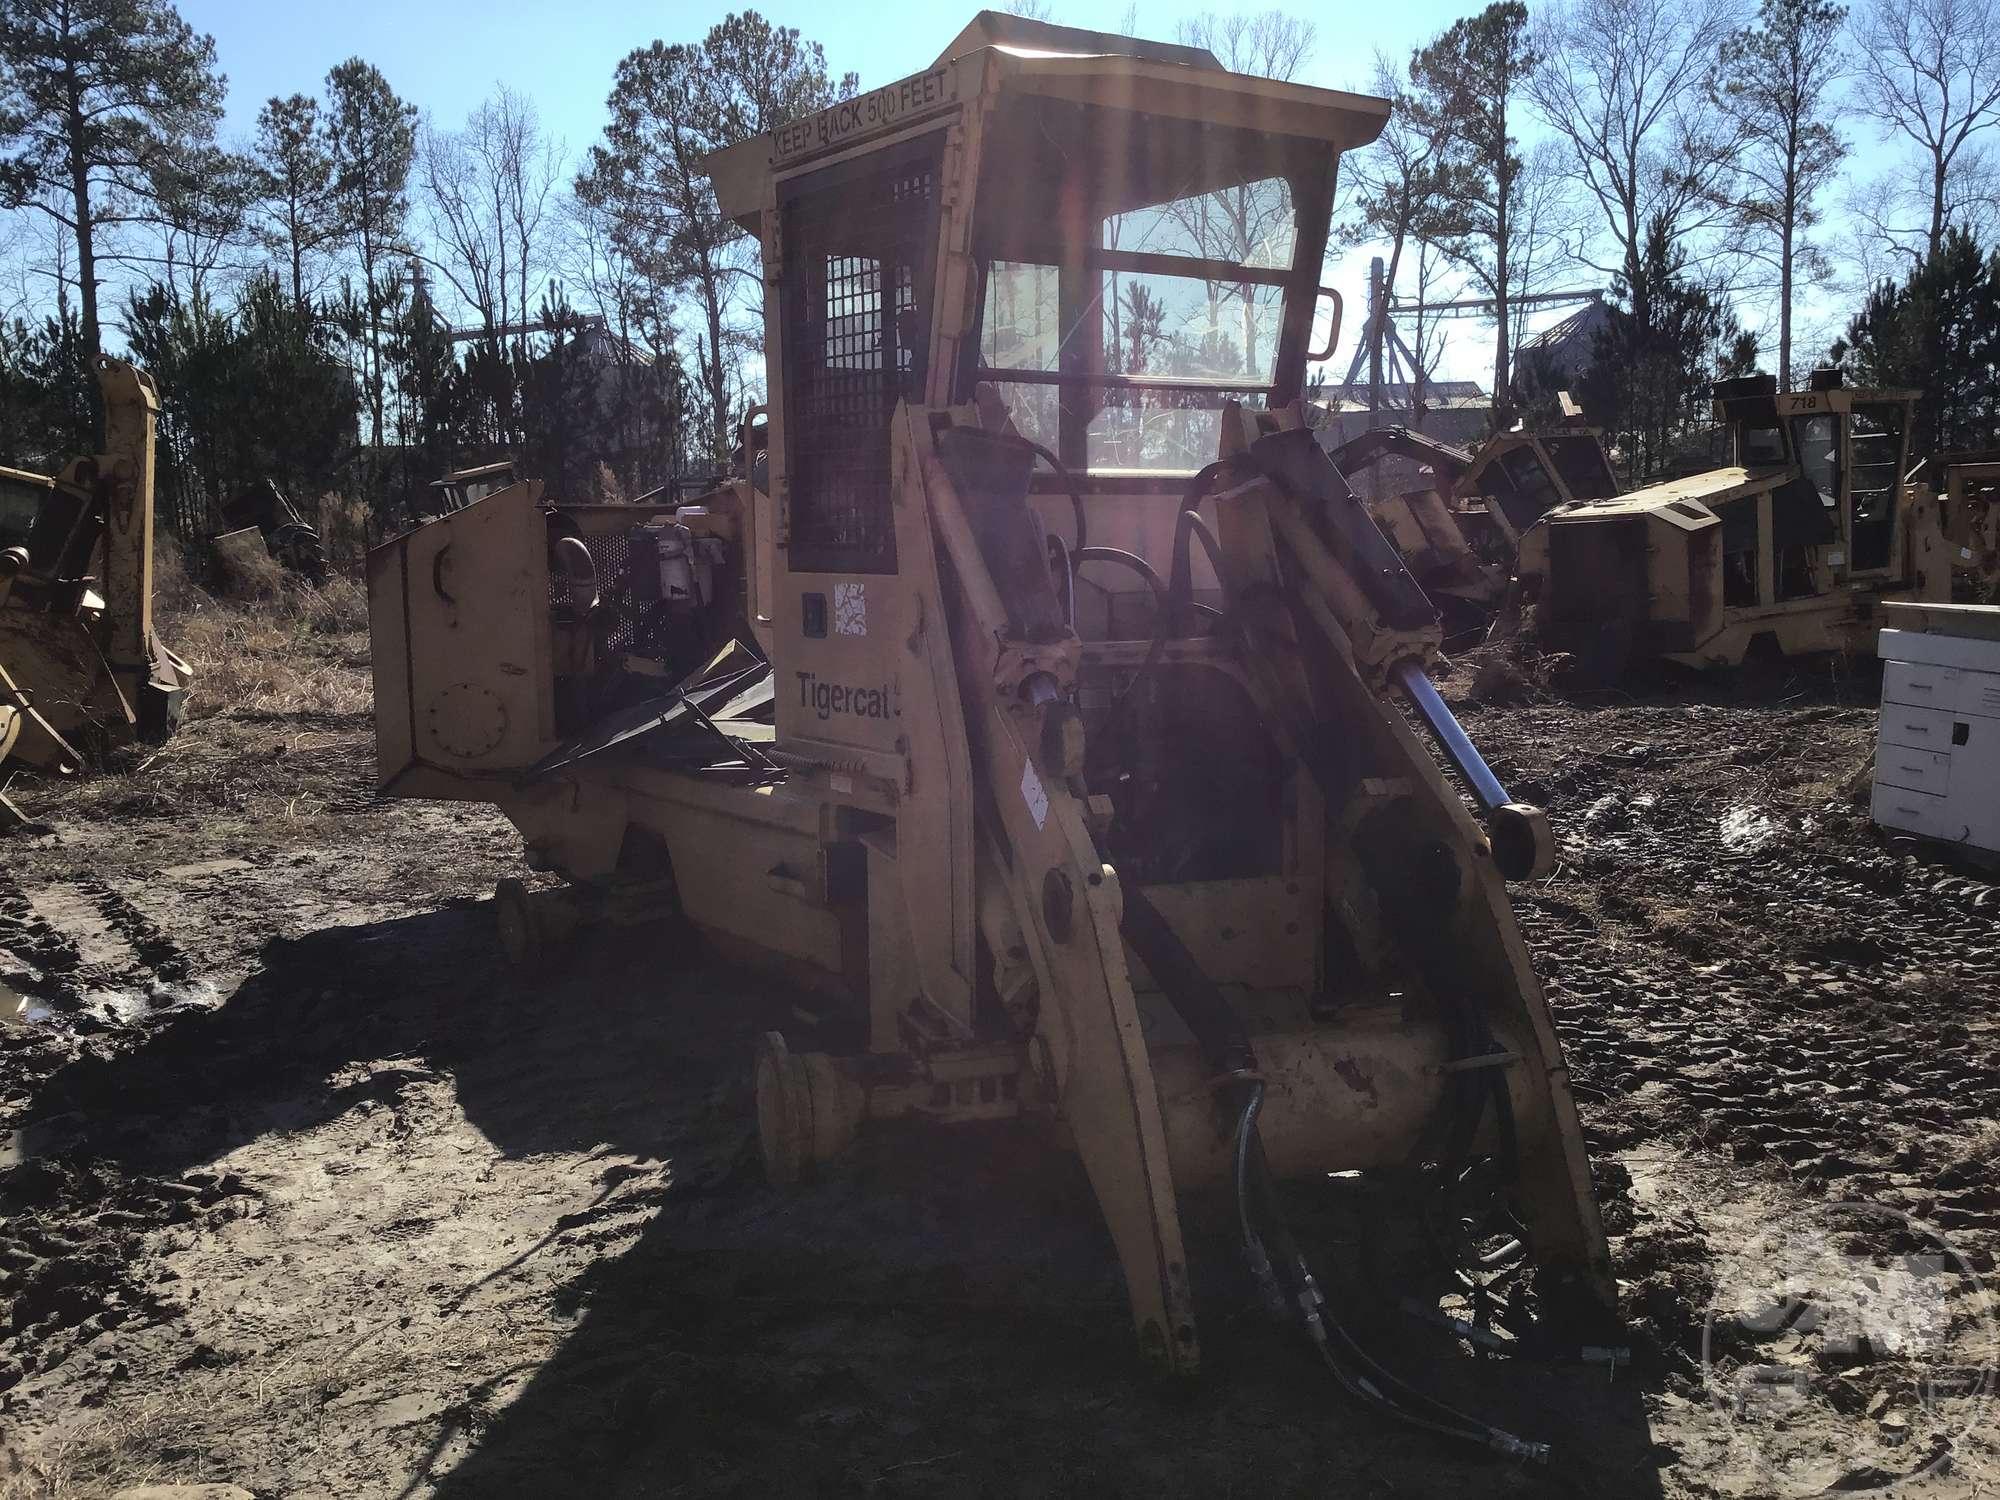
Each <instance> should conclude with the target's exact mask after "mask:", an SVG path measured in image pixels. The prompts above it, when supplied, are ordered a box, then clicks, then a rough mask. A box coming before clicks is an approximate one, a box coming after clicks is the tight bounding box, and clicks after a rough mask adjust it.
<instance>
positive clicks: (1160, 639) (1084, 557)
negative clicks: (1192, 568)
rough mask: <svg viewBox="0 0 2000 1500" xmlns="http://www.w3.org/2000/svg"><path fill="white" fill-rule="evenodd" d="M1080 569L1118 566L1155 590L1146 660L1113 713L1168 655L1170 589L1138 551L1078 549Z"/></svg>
mask: <svg viewBox="0 0 2000 1500" xmlns="http://www.w3.org/2000/svg"><path fill="white" fill-rule="evenodd" d="M1070 557H1071V558H1072V559H1074V561H1075V563H1076V565H1077V566H1078V567H1081V566H1083V564H1085V563H1087V562H1109V563H1117V564H1118V565H1119V566H1121V567H1125V568H1130V569H1131V570H1132V571H1133V572H1135V573H1137V574H1138V575H1139V576H1140V577H1141V578H1143V579H1145V581H1146V587H1148V588H1150V589H1151V590H1152V591H1153V640H1152V644H1151V645H1150V646H1148V647H1147V648H1146V659H1145V660H1144V661H1142V662H1140V663H1139V670H1138V671H1136V672H1134V673H1133V674H1132V680H1131V681H1130V682H1128V683H1126V684H1125V691H1124V692H1122V693H1120V694H1119V695H1118V698H1117V701H1116V702H1115V703H1114V704H1113V705H1112V712H1113V713H1114V714H1115V713H1116V712H1117V710H1118V709H1119V708H1121V707H1123V706H1124V704H1125V703H1126V702H1127V700H1129V699H1130V698H1131V696H1132V694H1133V693H1135V692H1136V691H1138V688H1139V684H1140V683H1142V682H1144V681H1145V680H1146V679H1147V678H1148V677H1150V676H1151V675H1152V672H1153V668H1155V667H1157V666H1158V665H1159V664H1160V658H1161V657H1162V656H1164V655H1165V654H1166V650H1167V636H1168V633H1169V632H1170V631H1171V630H1172V629H1173V610H1172V608H1171V606H1170V605H1169V604H1168V601H1167V586H1166V585H1165V584H1163V583H1161V582H1160V575H1159V574H1158V573H1156V572H1154V571H1153V565H1152V564H1151V563H1149V562H1147V561H1146V559H1145V558H1143V557H1141V556H1139V554H1138V553H1136V552H1127V551H1126V550H1125V549H1124V548H1122V547H1079V548H1077V549H1076V550H1075V551H1074V552H1072V553H1070Z"/></svg>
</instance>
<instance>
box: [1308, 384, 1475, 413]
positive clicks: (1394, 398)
mask: <svg viewBox="0 0 2000 1500" xmlns="http://www.w3.org/2000/svg"><path fill="white" fill-rule="evenodd" d="M1411 389H1412V388H1411V385H1410V383H1409V382H1408V381H1404V380H1385V381H1383V382H1382V409H1383V410H1384V411H1392V410H1394V411H1408V410H1409V409H1410V395H1411ZM1323 399H1324V400H1325V401H1326V402H1327V404H1329V405H1330V406H1332V407H1333V408H1334V410H1336V411H1367V410H1369V406H1368V387H1367V386H1366V385H1365V384H1363V383H1361V382H1359V381H1357V382H1355V384H1354V385H1352V386H1346V385H1336V386H1329V387H1328V388H1327V390H1326V392H1325V395H1324V398H1323ZM1492 404H1493V400H1492V397H1490V396H1488V395H1487V394H1486V391H1485V388H1484V387H1482V386H1481V385H1480V384H1479V382H1478V381H1476V380H1427V381H1425V382H1424V408H1425V410H1427V411H1450V410H1453V409H1455V408H1465V409H1468V410H1469V409H1471V408H1474V407H1477V408H1479V409H1480V410H1482V411H1483V410H1484V409H1485V408H1487V407H1489V406H1491V405H1492Z"/></svg>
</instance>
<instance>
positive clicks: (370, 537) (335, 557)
mask: <svg viewBox="0 0 2000 1500" xmlns="http://www.w3.org/2000/svg"><path fill="white" fill-rule="evenodd" d="M315 509H316V511H317V513H318V514H317V516H316V517H314V518H313V519H314V523H315V524H316V525H317V526H318V528H319V542H320V547H321V548H322V549H323V550H324V551H325V553H326V560H327V564H328V566H330V567H331V568H332V569H333V570H334V571H335V572H336V573H341V572H359V571H360V569H361V564H362V563H363V562H364V561H365V560H366V559H367V556H368V548H369V547H370V545H372V544H373V542H374V540H375V536H374V530H373V528H372V526H371V524H370V518H369V511H368V502H367V501H365V500H360V499H356V498H355V497H353V496H350V495H336V494H334V493H332V492H331V491H329V492H328V493H326V494H324V495H321V496H320V497H319V504H318V505H317V506H316V507H315Z"/></svg>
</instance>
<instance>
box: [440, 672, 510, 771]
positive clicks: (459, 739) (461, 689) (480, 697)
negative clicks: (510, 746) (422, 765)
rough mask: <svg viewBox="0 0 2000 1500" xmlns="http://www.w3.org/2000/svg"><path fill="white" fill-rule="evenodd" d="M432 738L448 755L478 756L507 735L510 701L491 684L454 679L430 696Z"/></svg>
mask: <svg viewBox="0 0 2000 1500" xmlns="http://www.w3.org/2000/svg"><path fill="white" fill-rule="evenodd" d="M430 726H431V738H432V739H433V740H434V741H436V743H437V746H438V748H439V749H440V750H442V751H444V753H445V754H447V755H455V756H457V757H458V758H459V759H460V760H477V759H478V758H479V757H480V756H482V755H491V754H492V753H493V752H494V751H495V750H497V749H498V748H499V747H500V742H501V741H502V740H503V739H505V738H506V737H507V705H506V704H504V703H502V702H501V701H500V695H499V694H498V693H496V692H494V691H493V690H492V689H491V688H487V687H481V686H480V685H479V684H478V683H476V682H454V683H453V684H452V685H451V686H450V687H448V688H446V689H445V690H444V691H443V692H441V693H439V694H438V695H437V696H436V697H435V698H433V699H431V706H430Z"/></svg>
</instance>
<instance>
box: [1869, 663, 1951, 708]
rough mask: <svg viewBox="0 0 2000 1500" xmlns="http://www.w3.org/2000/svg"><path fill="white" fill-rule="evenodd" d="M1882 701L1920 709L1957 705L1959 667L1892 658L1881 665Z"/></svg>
mask: <svg viewBox="0 0 2000 1500" xmlns="http://www.w3.org/2000/svg"><path fill="white" fill-rule="evenodd" d="M1882 701H1883V702H1884V703H1907V704H1911V705H1913V706H1915V707H1917V708H1944V709H1951V708H1956V707H1957V706H1958V668H1957V667H1940V666H1936V665H1934V664H1933V663H1931V662H1923V661H1892V662H1887V663H1885V664H1884V665H1883V667H1882Z"/></svg>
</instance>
